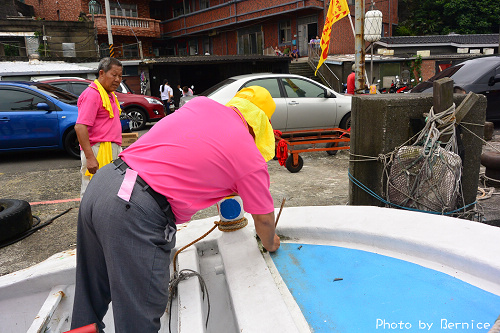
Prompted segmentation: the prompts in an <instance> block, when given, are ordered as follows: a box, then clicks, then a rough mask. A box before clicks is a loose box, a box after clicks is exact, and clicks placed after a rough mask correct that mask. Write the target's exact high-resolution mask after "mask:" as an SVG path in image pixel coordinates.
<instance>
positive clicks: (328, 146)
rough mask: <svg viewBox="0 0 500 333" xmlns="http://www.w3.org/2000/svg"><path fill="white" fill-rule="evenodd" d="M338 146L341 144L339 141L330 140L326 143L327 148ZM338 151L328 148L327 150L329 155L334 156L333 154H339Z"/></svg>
mask: <svg viewBox="0 0 500 333" xmlns="http://www.w3.org/2000/svg"><path fill="white" fill-rule="evenodd" d="M338 146H339V143H338V142H328V143H327V144H326V148H331V147H338ZM337 152H338V150H327V151H326V153H327V154H328V155H331V156H333V155H337Z"/></svg>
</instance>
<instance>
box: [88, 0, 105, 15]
mask: <svg viewBox="0 0 500 333" xmlns="http://www.w3.org/2000/svg"><path fill="white" fill-rule="evenodd" d="M89 13H90V14H96V15H97V14H102V6H101V3H100V2H99V1H96V0H94V1H90V2H89Z"/></svg>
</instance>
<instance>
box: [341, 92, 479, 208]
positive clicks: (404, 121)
mask: <svg viewBox="0 0 500 333" xmlns="http://www.w3.org/2000/svg"><path fill="white" fill-rule="evenodd" d="M464 98H465V95H457V94H455V95H454V100H455V105H457V106H458V105H460V102H461V101H462V100H463V99H464ZM432 102H433V101H432V94H383V95H371V96H354V97H353V98H352V127H351V149H350V152H351V154H352V155H351V161H350V163H349V170H350V173H351V175H352V176H353V177H354V178H355V179H357V180H358V181H360V182H361V183H362V184H364V185H365V186H367V187H368V188H369V189H371V190H372V191H374V192H375V193H377V194H378V195H380V196H382V197H384V198H385V182H382V179H384V180H385V178H384V173H383V172H384V165H383V163H381V162H379V161H369V162H366V161H365V162H356V160H366V158H364V157H357V156H356V155H362V156H371V157H376V156H378V155H379V154H388V153H390V152H392V151H393V150H394V148H395V147H398V146H399V145H401V144H403V143H404V142H406V141H407V140H408V139H409V138H411V137H412V136H413V135H414V134H416V132H418V130H419V129H420V128H421V127H420V126H423V122H424V116H423V113H426V112H428V111H429V110H430V108H431V106H432ZM485 115H486V97H485V96H483V95H480V99H479V101H478V102H477V103H476V104H475V105H474V107H473V108H472V109H471V110H470V111H469V113H468V114H467V115H466V116H465V118H464V119H463V122H464V123H469V124H466V125H465V126H466V127H467V128H468V129H470V130H471V131H473V132H474V133H475V134H476V135H478V136H479V137H481V138H482V137H483V132H484V122H485ZM471 124H475V125H471ZM462 141H463V143H464V150H465V157H464V161H463V163H462V165H463V170H462V186H463V191H464V199H465V203H466V204H468V203H472V202H474V201H475V200H476V194H477V186H478V180H479V168H480V157H481V151H482V141H481V140H480V139H478V138H477V137H475V136H474V135H473V134H471V133H470V132H469V131H467V130H462ZM349 204H350V205H371V206H383V205H384V204H383V203H381V202H380V201H379V200H378V199H376V198H374V197H373V196H371V195H369V194H368V193H366V192H365V191H364V190H362V189H361V188H360V187H358V186H356V185H354V184H353V183H352V182H351V183H350V185H349Z"/></svg>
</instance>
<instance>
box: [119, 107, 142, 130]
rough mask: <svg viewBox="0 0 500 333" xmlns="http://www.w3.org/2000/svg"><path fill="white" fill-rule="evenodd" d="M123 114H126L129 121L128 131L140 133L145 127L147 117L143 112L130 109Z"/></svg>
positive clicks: (137, 109)
mask: <svg viewBox="0 0 500 333" xmlns="http://www.w3.org/2000/svg"><path fill="white" fill-rule="evenodd" d="M125 112H127V116H128V119H129V120H130V121H129V124H130V130H132V131H140V130H143V129H144V128H145V127H146V122H147V121H148V117H147V116H146V113H145V112H144V111H143V110H141V109H139V108H131V109H127V110H126V111H125Z"/></svg>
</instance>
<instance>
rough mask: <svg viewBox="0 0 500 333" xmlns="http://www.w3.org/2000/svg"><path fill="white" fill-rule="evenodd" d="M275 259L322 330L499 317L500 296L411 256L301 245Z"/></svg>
mask: <svg viewBox="0 0 500 333" xmlns="http://www.w3.org/2000/svg"><path fill="white" fill-rule="evenodd" d="M271 257H272V259H273V261H274V263H275V266H276V268H277V269H278V271H279V273H280V275H281V277H282V279H283V280H284V282H285V283H286V285H287V287H288V289H289V290H290V292H291V294H292V295H293V297H294V298H295V300H296V302H297V304H298V305H299V307H300V309H301V311H302V313H303V314H304V316H305V318H306V320H307V321H308V323H309V325H310V327H311V328H312V329H313V331H314V332H315V333H317V332H344V333H349V332H377V331H407V332H416V331H419V332H421V331H431V332H441V331H445V332H446V331H455V332H488V330H489V329H490V328H491V326H492V325H493V323H494V322H495V320H496V319H497V317H498V316H499V315H500V296H497V295H495V294H492V293H490V292H487V291H485V290H483V289H480V288H478V287H475V286H473V285H471V284H469V283H466V282H464V281H462V280H459V279H457V278H455V277H452V276H450V275H447V274H445V273H442V272H439V271H436V270H433V269H429V268H426V267H423V266H420V265H417V264H414V263H411V262H407V261H404V260H400V259H396V258H392V257H388V256H384V255H380V254H376V253H372V252H366V251H362V250H355V249H348V248H343V247H335V246H323V245H311V244H298V243H282V244H281V247H280V249H279V250H278V251H277V252H275V253H272V254H271Z"/></svg>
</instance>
